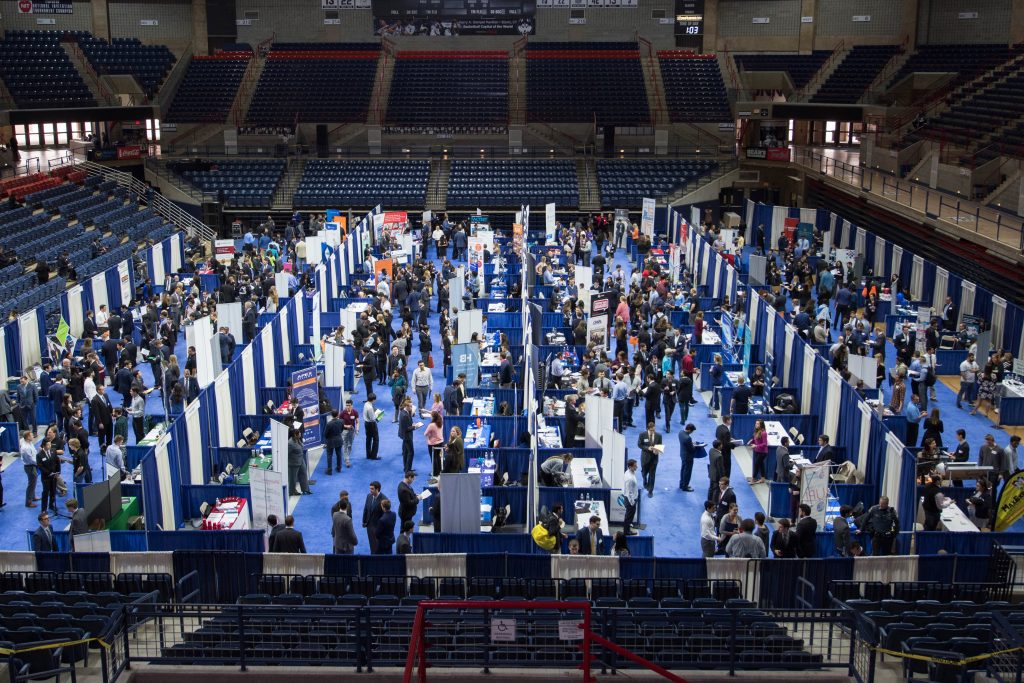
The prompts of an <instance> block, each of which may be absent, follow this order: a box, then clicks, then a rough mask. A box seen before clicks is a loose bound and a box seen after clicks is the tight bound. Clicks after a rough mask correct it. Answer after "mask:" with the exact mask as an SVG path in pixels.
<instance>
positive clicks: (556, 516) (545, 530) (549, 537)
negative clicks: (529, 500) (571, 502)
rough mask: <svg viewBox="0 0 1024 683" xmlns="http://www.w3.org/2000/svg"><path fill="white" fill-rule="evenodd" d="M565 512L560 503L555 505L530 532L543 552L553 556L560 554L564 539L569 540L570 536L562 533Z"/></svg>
mask: <svg viewBox="0 0 1024 683" xmlns="http://www.w3.org/2000/svg"><path fill="white" fill-rule="evenodd" d="M564 510H565V508H564V507H562V505H561V504H560V503H555V504H554V505H553V506H551V511H550V512H548V513H547V514H544V515H542V516H541V517H540V518H539V519H538V520H537V525H536V526H535V527H533V531H531V532H530V534H531V535H532V536H533V540H534V542H535V543H536V544H537V545H538V546H539V547H540V548H541V549H542V550H546V551H548V552H549V553H552V554H555V553H558V552H559V550H560V546H561V541H562V539H563V538H569V536H568V535H566V534H564V533H562V526H563V522H562V514H563V513H564Z"/></svg>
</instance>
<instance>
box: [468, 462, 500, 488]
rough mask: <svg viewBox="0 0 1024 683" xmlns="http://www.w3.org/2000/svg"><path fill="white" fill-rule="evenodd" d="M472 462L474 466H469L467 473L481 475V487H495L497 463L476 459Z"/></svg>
mask: <svg viewBox="0 0 1024 683" xmlns="http://www.w3.org/2000/svg"><path fill="white" fill-rule="evenodd" d="M470 462H471V463H474V464H471V465H470V466H469V469H468V470H467V472H469V473H470V474H479V475H480V486H494V472H495V471H496V470H497V468H498V466H497V463H495V462H494V461H493V460H487V459H485V458H474V459H472V460H470Z"/></svg>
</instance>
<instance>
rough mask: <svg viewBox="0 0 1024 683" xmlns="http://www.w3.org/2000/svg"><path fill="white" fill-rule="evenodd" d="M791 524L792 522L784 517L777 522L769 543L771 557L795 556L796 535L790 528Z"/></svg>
mask: <svg viewBox="0 0 1024 683" xmlns="http://www.w3.org/2000/svg"><path fill="white" fill-rule="evenodd" d="M791 526H792V523H791V522H790V521H789V519H787V518H786V517H783V518H782V519H780V520H779V521H778V522H777V526H776V527H775V533H774V534H772V540H771V544H770V545H769V550H770V551H771V554H772V557H781V558H788V557H796V535H795V534H794V533H793V532H792V531H791V530H790V527H791Z"/></svg>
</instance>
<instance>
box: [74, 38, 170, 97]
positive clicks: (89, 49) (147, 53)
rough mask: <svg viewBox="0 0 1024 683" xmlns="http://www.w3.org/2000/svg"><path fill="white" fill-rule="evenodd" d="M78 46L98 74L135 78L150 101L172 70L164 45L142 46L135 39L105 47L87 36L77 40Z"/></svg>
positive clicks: (168, 52)
mask: <svg viewBox="0 0 1024 683" xmlns="http://www.w3.org/2000/svg"><path fill="white" fill-rule="evenodd" d="M78 44H79V46H80V47H81V48H82V52H84V53H85V56H86V58H87V59H88V60H89V63H90V64H92V68H93V69H95V70H96V73H97V74H99V75H100V76H102V75H104V74H129V75H131V76H134V77H135V80H136V81H138V83H139V85H140V86H141V87H142V90H143V92H145V93H146V95H147V96H148V97H149V98H152V97H154V96H155V95H156V93H157V91H158V90H159V89H160V85H161V84H162V83H163V82H164V78H166V77H167V74H169V73H170V72H171V68H172V67H173V66H174V54H173V53H172V52H171V51H170V49H169V48H168V47H167V46H166V45H143V44H142V41H140V40H139V39H138V38H114V40H113V41H111V42H109V43H108V42H107V41H105V40H103V39H102V38H95V37H93V36H88V37H82V38H79V39H78Z"/></svg>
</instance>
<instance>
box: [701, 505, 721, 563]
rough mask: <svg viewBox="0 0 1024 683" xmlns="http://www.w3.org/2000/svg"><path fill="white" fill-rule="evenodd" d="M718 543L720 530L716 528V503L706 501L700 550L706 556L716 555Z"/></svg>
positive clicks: (702, 515) (702, 517)
mask: <svg viewBox="0 0 1024 683" xmlns="http://www.w3.org/2000/svg"><path fill="white" fill-rule="evenodd" d="M717 544H718V532H717V531H716V529H715V504H714V503H713V502H711V501H710V500H706V501H704V512H703V514H701V516H700V552H701V554H702V555H703V556H704V557H714V556H715V547H716V546H717Z"/></svg>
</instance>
